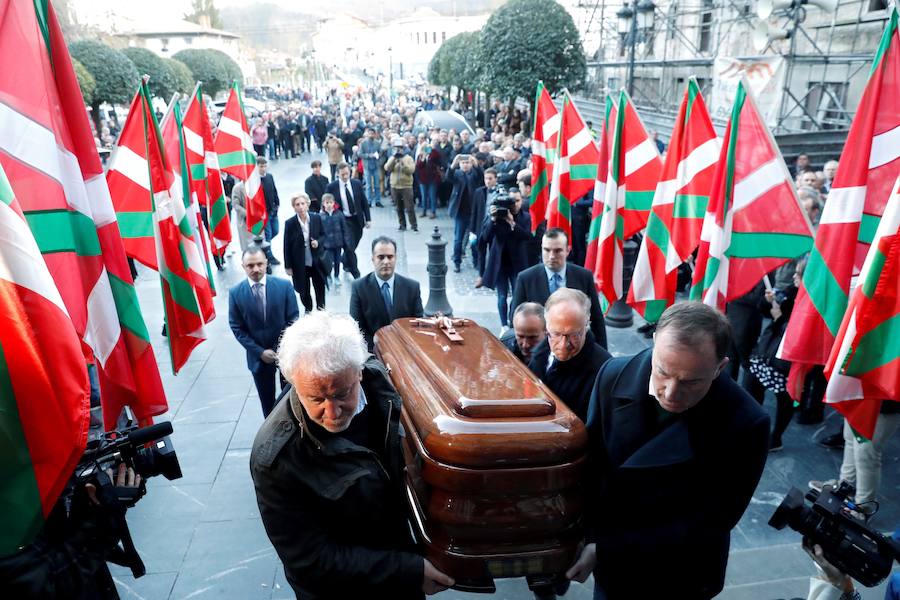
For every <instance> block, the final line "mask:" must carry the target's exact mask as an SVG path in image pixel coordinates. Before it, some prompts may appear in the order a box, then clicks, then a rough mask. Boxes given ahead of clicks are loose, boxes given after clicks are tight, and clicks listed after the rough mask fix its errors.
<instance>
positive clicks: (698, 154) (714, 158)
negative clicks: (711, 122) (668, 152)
mask: <svg viewBox="0 0 900 600" xmlns="http://www.w3.org/2000/svg"><path fill="white" fill-rule="evenodd" d="M721 150H722V140H720V139H719V138H717V137H715V138H712V139H710V140H707V141H705V142H703V143H702V144H700V145H699V146H697V147H696V148H694V149H693V150H692V151H691V153H690V154H688V156H687V158H685V159H684V160H682V161H681V162H680V163H678V168H677V171H676V175H675V180H676V181H677V182H679V183H680V184H681V185H680V186H679V189H680V188H681V187H684V186H686V185H687V184H689V183H690V182H691V181H692V180H693V179H694V177H696V176H697V175H698V174H700V173H702V172H703V171H705V170H706V169H708V168H709V167H711V166H713V165H715V164H716V163H717V162H719V152H720V151H721Z"/></svg>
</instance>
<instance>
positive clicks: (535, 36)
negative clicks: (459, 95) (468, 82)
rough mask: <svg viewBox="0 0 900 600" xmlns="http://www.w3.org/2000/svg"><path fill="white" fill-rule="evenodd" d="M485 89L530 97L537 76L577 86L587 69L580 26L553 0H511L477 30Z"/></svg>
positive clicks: (557, 85)
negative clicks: (485, 65) (486, 62)
mask: <svg viewBox="0 0 900 600" xmlns="http://www.w3.org/2000/svg"><path fill="white" fill-rule="evenodd" d="M481 45H482V56H484V57H487V59H488V60H489V61H490V62H489V64H490V68H487V69H485V70H484V73H483V81H484V87H485V89H486V90H487V91H489V92H491V93H492V94H494V95H497V96H502V97H506V98H509V99H510V101H511V102H512V101H514V100H515V99H516V98H518V97H521V98H531V97H532V94H533V93H534V84H535V82H536V81H543V82H544V85H545V86H547V88H548V89H551V90H561V89H563V88H568V89H569V91H576V90H578V89H580V88H581V87H582V85H583V84H584V79H585V75H586V72H587V67H586V61H585V57H584V49H583V47H582V45H581V39H580V37H579V35H578V28H577V27H575V22H574V21H572V17H571V16H570V15H569V13H568V12H566V10H565V9H564V8H563V7H562V6H560V5H559V4H557V3H556V2H555V1H554V0H510V1H509V2H507V3H506V4H504V5H503V6H502V7H500V8H499V9H497V10H496V11H495V12H494V14H492V15H491V17H490V18H489V19H488V20H487V23H485V24H484V27H483V28H482V30H481Z"/></svg>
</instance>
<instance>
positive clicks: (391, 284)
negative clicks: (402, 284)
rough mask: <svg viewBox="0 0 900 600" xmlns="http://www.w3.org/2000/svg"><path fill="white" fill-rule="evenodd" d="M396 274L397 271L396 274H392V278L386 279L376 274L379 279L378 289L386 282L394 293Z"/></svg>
mask: <svg viewBox="0 0 900 600" xmlns="http://www.w3.org/2000/svg"><path fill="white" fill-rule="evenodd" d="M395 276H396V273H395V274H394V275H391V278H390V279H388V280H386V281H385V280H384V279H382V278H381V277H379V276H378V275H376V276H375V279H376V280H377V281H378V289H381V286H383V285H384V284H385V283H387V284H388V289H389V290H391V293H392V294H393V293H394V277H395Z"/></svg>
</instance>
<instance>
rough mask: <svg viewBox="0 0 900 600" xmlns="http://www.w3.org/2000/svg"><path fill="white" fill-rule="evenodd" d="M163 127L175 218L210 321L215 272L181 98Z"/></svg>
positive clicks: (205, 318)
mask: <svg viewBox="0 0 900 600" xmlns="http://www.w3.org/2000/svg"><path fill="white" fill-rule="evenodd" d="M160 128H161V129H162V143H163V147H164V148H165V154H166V157H167V159H168V166H169V168H170V169H171V171H172V174H173V176H174V178H175V185H174V186H173V187H172V197H173V198H174V202H173V208H172V218H173V219H174V221H175V224H176V225H177V226H178V230H179V231H180V232H181V234H182V235H183V236H184V238H183V239H182V249H183V250H184V252H185V255H184V258H185V261H186V264H187V266H188V272H187V278H188V281H190V284H191V287H192V288H193V290H194V293H195V295H196V298H197V302H198V303H199V306H200V315H201V317H202V319H203V322H204V323H209V322H210V321H212V320H213V319H214V318H215V316H216V308H215V305H214V304H213V296H214V295H215V290H214V289H213V286H212V273H211V271H210V269H209V262H208V260H207V256H208V254H207V253H206V243H205V239H204V237H203V223H202V221H201V219H200V211H199V208H198V206H197V199H196V198H197V196H196V186H195V185H194V182H193V180H192V178H191V172H190V169H189V167H188V164H187V156H186V150H185V146H184V139H183V136H182V128H181V109H180V107H179V106H178V102H177V101H175V100H173V101H172V102H171V103H170V104H169V110H168V112H167V113H166V115H165V116H164V117H163V120H162V123H160ZM163 216H166V215H163Z"/></svg>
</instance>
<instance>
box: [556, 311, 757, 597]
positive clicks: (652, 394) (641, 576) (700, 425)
mask: <svg viewBox="0 0 900 600" xmlns="http://www.w3.org/2000/svg"><path fill="white" fill-rule="evenodd" d="M729 338H730V327H729V325H728V320H727V319H726V318H725V316H724V315H722V314H721V313H720V312H718V311H717V310H715V309H714V308H712V307H709V306H706V305H704V304H701V303H699V302H679V303H677V304H675V305H673V306H671V307H669V308H668V309H667V310H666V312H664V313H663V315H662V317H660V319H659V322H658V323H657V326H656V334H655V336H654V342H655V343H654V347H653V348H652V349H647V350H644V351H643V352H641V353H639V354H637V355H635V356H627V357H621V358H614V359H611V360H610V361H608V362H607V363H606V364H605V365H604V366H603V367H602V368H601V369H600V373H599V374H598V375H597V383H596V385H595V386H594V391H593V393H592V395H591V400H590V408H589V410H588V418H587V430H588V440H589V449H588V461H589V463H590V464H591V468H590V473H591V480H590V481H589V482H588V483H589V491H590V496H589V504H588V510H589V511H590V516H591V518H589V519H588V522H590V523H591V526H590V527H589V528H588V532H587V542H588V543H587V545H586V546H585V549H584V551H583V552H582V555H581V557H580V558H579V560H578V561H576V563H575V565H573V567H572V568H571V569H570V570H569V572H568V573H567V576H568V577H569V578H570V579H576V580H578V581H584V579H586V578H587V576H588V575H589V574H590V572H591V570H593V573H594V581H595V597H602V598H608V599H609V600H616V599H618V598H664V597H672V596H677V597H678V598H690V599H704V600H705V599H707V598H712V597H714V596H715V595H716V594H718V593H719V592H720V591H721V590H722V587H723V585H724V582H725V567H726V565H727V562H728V547H729V541H730V533H731V529H732V528H733V527H734V526H735V525H736V524H737V522H738V520H739V519H740V518H741V515H742V514H743V513H744V510H745V509H746V508H747V505H748V504H749V503H750V499H751V497H752V496H753V492H754V490H755V489H756V485H757V483H758V482H759V478H760V476H761V475H762V471H763V467H764V466H765V463H766V457H767V455H768V450H769V417H768V416H767V415H766V413H765V411H764V410H763V409H762V408H761V407H760V406H759V404H758V403H757V402H756V401H755V400H754V399H753V398H751V397H750V396H749V395H748V394H747V392H745V391H744V390H743V389H742V388H741V387H740V386H738V385H737V384H736V383H735V382H734V381H733V380H732V379H731V378H730V377H728V375H727V373H724V370H725V367H726V366H727V364H728V358H727V356H726V352H727V350H728V346H729V344H730V339H729ZM623 510H625V511H626V512H627V515H632V516H634V517H635V518H623V516H624V513H623ZM648 565H652V567H650V568H649V570H648ZM595 567H596V568H595ZM673 586H674V587H673ZM676 590H677V591H676Z"/></svg>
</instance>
